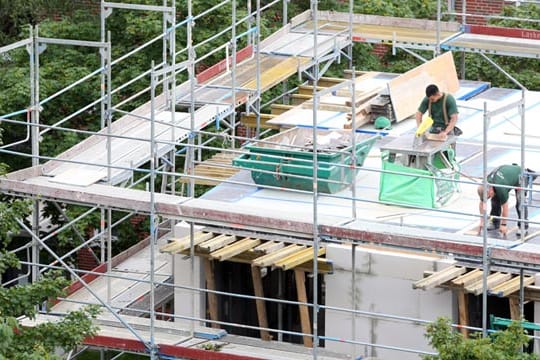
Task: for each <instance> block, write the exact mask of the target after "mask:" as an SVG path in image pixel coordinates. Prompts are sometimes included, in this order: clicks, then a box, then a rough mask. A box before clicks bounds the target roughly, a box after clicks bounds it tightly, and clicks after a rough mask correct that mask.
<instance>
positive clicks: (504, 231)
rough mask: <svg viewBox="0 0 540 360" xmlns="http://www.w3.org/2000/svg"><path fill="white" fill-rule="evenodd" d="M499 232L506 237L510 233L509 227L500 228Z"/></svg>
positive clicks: (502, 226)
mask: <svg viewBox="0 0 540 360" xmlns="http://www.w3.org/2000/svg"><path fill="white" fill-rule="evenodd" d="M499 232H500V233H501V235H504V236H506V233H507V232H508V227H507V226H506V225H501V226H499Z"/></svg>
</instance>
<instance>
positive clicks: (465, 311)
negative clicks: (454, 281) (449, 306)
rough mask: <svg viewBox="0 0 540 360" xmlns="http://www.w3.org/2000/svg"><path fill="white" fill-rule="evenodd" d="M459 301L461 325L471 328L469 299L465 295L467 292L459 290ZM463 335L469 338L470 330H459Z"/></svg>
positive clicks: (457, 292)
mask: <svg viewBox="0 0 540 360" xmlns="http://www.w3.org/2000/svg"><path fill="white" fill-rule="evenodd" d="M456 294H457V301H458V312H459V325H461V326H469V298H468V297H467V294H466V293H465V290H464V289H463V288H462V289H457V291H456ZM459 331H460V332H461V334H462V335H463V336H464V337H465V338H468V337H469V330H468V329H466V328H459Z"/></svg>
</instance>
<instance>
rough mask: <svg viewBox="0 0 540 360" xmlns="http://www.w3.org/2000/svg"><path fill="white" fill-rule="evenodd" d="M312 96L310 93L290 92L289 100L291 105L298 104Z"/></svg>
mask: <svg viewBox="0 0 540 360" xmlns="http://www.w3.org/2000/svg"><path fill="white" fill-rule="evenodd" d="M311 98H312V96H311V95H304V94H292V95H291V102H292V104H293V105H300V104H302V103H303V102H305V101H307V100H310V99H311Z"/></svg>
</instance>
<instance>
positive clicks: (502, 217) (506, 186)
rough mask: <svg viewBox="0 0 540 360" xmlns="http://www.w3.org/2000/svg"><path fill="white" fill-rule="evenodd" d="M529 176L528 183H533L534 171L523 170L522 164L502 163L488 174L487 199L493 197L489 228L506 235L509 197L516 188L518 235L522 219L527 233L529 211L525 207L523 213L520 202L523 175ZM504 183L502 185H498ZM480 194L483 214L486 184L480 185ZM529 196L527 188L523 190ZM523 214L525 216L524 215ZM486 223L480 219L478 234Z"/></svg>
mask: <svg viewBox="0 0 540 360" xmlns="http://www.w3.org/2000/svg"><path fill="white" fill-rule="evenodd" d="M522 176H527V177H528V179H527V180H528V181H527V183H530V184H532V181H534V179H535V178H536V174H535V173H534V171H532V170H530V169H526V171H525V172H523V171H522V169H521V166H519V165H516V164H512V165H501V166H499V167H497V168H496V169H494V170H493V171H492V172H491V173H489V175H488V176H487V182H488V188H487V190H486V195H487V199H491V212H490V222H489V224H488V226H487V230H495V229H499V232H500V233H501V234H502V235H506V234H507V232H508V227H507V221H508V198H509V195H510V190H512V189H514V190H515V193H516V211H517V214H518V219H519V220H518V223H517V225H518V233H517V236H520V235H521V221H520V220H522V221H523V229H524V231H525V233H526V232H527V229H528V228H529V222H528V221H527V219H528V211H527V207H524V208H523V214H522V213H521V202H520V200H521V199H520V197H521V194H520V190H521V184H520V181H521V177H522ZM497 185H502V186H497ZM478 196H479V197H480V204H479V206H478V210H479V211H480V214H481V215H483V214H484V212H485V211H486V208H487V199H485V200H484V199H483V197H484V186H483V185H479V186H478ZM525 196H527V190H526V189H525V191H524V192H523V197H525ZM522 215H523V216H522ZM483 225H484V218H483V217H482V218H481V219H480V226H479V228H478V234H480V232H481V231H482V227H483Z"/></svg>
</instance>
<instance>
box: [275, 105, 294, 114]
mask: <svg viewBox="0 0 540 360" xmlns="http://www.w3.org/2000/svg"><path fill="white" fill-rule="evenodd" d="M293 107H294V106H293V105H285V104H272V105H270V113H271V114H272V115H281V114H283V113H284V112H286V111H289V110H291V109H292V108H293Z"/></svg>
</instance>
